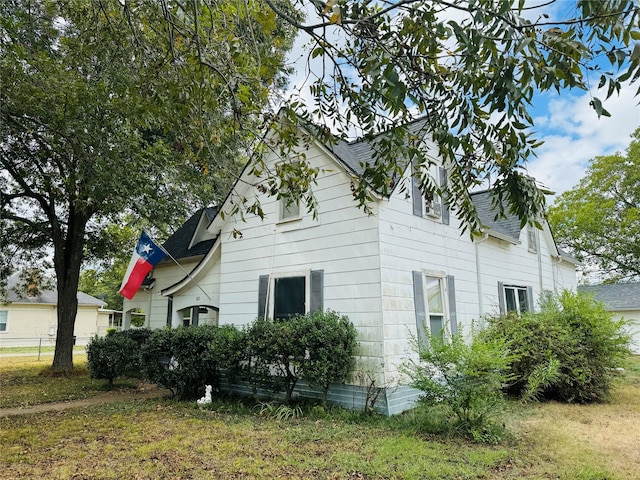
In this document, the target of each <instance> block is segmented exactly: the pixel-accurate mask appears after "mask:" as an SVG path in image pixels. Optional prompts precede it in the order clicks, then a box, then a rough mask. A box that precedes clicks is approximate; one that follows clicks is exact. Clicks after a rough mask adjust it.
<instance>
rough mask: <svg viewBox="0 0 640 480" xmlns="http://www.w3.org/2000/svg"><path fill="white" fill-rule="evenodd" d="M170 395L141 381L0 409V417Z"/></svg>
mask: <svg viewBox="0 0 640 480" xmlns="http://www.w3.org/2000/svg"><path fill="white" fill-rule="evenodd" d="M169 395H170V392H169V390H166V389H164V388H160V387H158V386H156V385H152V384H149V383H140V384H139V385H138V386H137V387H136V388H123V389H118V390H111V391H108V392H104V393H100V394H98V395H96V396H93V397H90V398H85V399H81V400H69V401H65V402H53V403H42V404H39V405H33V406H30V407H14V408H2V409H0V418H2V417H8V416H10V415H29V414H33V413H42V412H56V411H60V410H67V409H70V408H80V407H90V406H92V405H103V404H106V403H118V402H129V401H131V402H136V401H144V400H149V399H153V398H165V397H168V396H169Z"/></svg>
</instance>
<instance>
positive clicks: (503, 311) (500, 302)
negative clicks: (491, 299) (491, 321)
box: [498, 282, 507, 315]
mask: <svg viewBox="0 0 640 480" xmlns="http://www.w3.org/2000/svg"><path fill="white" fill-rule="evenodd" d="M498 306H499V307H500V315H505V314H506V313H507V309H506V308H505V306H504V283H502V282H498Z"/></svg>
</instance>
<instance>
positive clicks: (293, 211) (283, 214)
mask: <svg viewBox="0 0 640 480" xmlns="http://www.w3.org/2000/svg"><path fill="white" fill-rule="evenodd" d="M288 202H289V203H288ZM278 203H279V208H280V221H281V222H286V221H289V220H298V219H299V218H300V202H298V201H294V202H291V200H290V199H285V198H281V199H280V201H279V202H278Z"/></svg>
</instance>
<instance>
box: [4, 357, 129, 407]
mask: <svg viewBox="0 0 640 480" xmlns="http://www.w3.org/2000/svg"><path fill="white" fill-rule="evenodd" d="M50 364H51V357H50V358H49V361H48V362H47V363H44V362H42V361H39V362H38V361H37V358H35V357H12V358H2V359H0V408H9V407H30V406H33V405H39V404H43V403H52V402H62V401H68V400H79V399H84V398H88V397H92V396H95V395H97V394H98V393H101V392H104V391H105V390H106V389H107V386H106V383H105V382H104V381H103V380H96V379H92V378H89V372H88V370H87V366H86V355H74V365H75V368H74V370H73V371H72V372H71V373H68V374H64V375H60V374H56V373H54V372H53V371H52V370H51V366H50ZM123 386H124V387H132V386H135V383H132V381H131V380H130V379H121V380H120V381H119V382H116V387H123Z"/></svg>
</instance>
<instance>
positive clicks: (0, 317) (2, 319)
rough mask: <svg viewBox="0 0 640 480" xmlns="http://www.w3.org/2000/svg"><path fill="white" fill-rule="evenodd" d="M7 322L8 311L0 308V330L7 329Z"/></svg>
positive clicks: (4, 330)
mask: <svg viewBox="0 0 640 480" xmlns="http://www.w3.org/2000/svg"><path fill="white" fill-rule="evenodd" d="M8 323H9V312H8V311H6V310H0V332H6V331H7V324H8Z"/></svg>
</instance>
